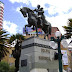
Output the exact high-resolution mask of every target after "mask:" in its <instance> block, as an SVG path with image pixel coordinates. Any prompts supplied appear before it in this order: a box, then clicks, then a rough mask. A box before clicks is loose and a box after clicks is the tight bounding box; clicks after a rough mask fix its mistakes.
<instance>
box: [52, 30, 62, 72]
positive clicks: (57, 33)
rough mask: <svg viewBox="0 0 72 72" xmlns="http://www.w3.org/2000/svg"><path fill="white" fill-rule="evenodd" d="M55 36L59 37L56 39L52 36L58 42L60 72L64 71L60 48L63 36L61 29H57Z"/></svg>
mask: <svg viewBox="0 0 72 72" xmlns="http://www.w3.org/2000/svg"><path fill="white" fill-rule="evenodd" d="M55 36H56V37H57V39H55V38H54V37H51V40H52V41H55V42H57V44H58V61H59V72H63V71H62V54H61V49H60V42H61V40H62V38H63V37H61V38H60V36H61V33H60V32H59V31H56V33H55Z"/></svg>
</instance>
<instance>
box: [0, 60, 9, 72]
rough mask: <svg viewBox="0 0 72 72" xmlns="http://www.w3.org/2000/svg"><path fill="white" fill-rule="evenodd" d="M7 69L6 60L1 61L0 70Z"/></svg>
mask: <svg viewBox="0 0 72 72" xmlns="http://www.w3.org/2000/svg"><path fill="white" fill-rule="evenodd" d="M8 71H9V64H8V63H7V62H4V61H1V62H0V72H8Z"/></svg>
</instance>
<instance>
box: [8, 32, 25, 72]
mask: <svg viewBox="0 0 72 72" xmlns="http://www.w3.org/2000/svg"><path fill="white" fill-rule="evenodd" d="M24 39H25V38H24V36H23V35H22V34H19V33H18V34H16V35H12V36H11V37H10V40H9V43H12V42H13V41H16V45H15V49H14V50H13V51H12V54H13V57H14V58H15V67H16V68H15V72H17V71H18V70H19V58H20V54H21V43H22V41H23V40H24Z"/></svg>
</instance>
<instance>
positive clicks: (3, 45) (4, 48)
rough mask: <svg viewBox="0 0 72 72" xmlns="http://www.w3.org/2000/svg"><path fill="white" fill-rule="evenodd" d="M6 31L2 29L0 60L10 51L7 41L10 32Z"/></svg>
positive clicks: (0, 32) (0, 31)
mask: <svg viewBox="0 0 72 72" xmlns="http://www.w3.org/2000/svg"><path fill="white" fill-rule="evenodd" d="M6 33H7V32H6V31H5V30H3V29H1V30H0V61H1V59H2V58H3V57H4V56H5V55H7V53H9V51H8V48H7V43H6V40H7V39H8V35H9V34H6Z"/></svg>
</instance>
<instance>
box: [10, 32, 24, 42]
mask: <svg viewBox="0 0 72 72" xmlns="http://www.w3.org/2000/svg"><path fill="white" fill-rule="evenodd" d="M15 39H18V40H24V39H25V38H24V36H23V35H22V34H19V33H17V34H16V35H12V36H11V37H10V40H9V43H12V42H13V41H14V40H15Z"/></svg>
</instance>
